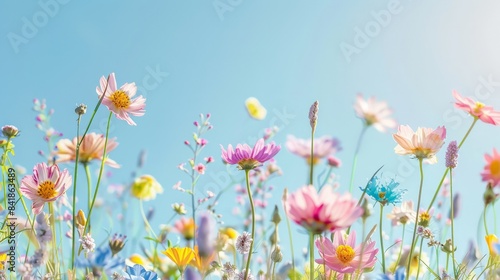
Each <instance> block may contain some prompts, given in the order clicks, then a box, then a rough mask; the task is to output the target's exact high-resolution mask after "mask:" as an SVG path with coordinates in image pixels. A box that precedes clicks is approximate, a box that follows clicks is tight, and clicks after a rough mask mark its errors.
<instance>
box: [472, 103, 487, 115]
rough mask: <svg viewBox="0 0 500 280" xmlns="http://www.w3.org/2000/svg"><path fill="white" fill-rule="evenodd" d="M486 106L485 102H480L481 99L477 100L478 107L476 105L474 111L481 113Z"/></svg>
mask: <svg viewBox="0 0 500 280" xmlns="http://www.w3.org/2000/svg"><path fill="white" fill-rule="evenodd" d="M484 106H485V105H484V103H482V102H479V101H478V102H476V107H474V113H476V114H479V113H481V110H482V109H483V107H484Z"/></svg>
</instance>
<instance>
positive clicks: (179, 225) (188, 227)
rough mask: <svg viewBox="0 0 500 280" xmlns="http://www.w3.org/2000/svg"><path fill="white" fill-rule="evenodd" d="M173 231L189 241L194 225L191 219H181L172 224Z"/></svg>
mask: <svg viewBox="0 0 500 280" xmlns="http://www.w3.org/2000/svg"><path fill="white" fill-rule="evenodd" d="M174 229H175V231H176V232H177V233H179V234H181V235H182V236H183V237H184V239H186V240H191V239H193V238H194V232H195V225H194V221H193V218H189V219H186V218H184V217H181V218H180V219H179V220H177V222H175V224H174Z"/></svg>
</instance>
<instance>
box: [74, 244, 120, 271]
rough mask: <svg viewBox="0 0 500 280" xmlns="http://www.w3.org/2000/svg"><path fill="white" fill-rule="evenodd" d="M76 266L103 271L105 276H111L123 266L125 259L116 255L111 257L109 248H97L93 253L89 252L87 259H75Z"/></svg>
mask: <svg viewBox="0 0 500 280" xmlns="http://www.w3.org/2000/svg"><path fill="white" fill-rule="evenodd" d="M76 266H77V267H82V268H97V269H98V270H103V271H104V273H106V275H108V276H109V275H111V274H113V272H115V271H120V270H122V269H123V267H124V266H125V259H123V258H121V257H119V256H118V255H115V256H113V254H112V252H111V249H110V248H109V246H105V247H99V248H97V249H96V250H95V251H94V252H90V253H89V254H88V255H87V258H85V257H82V258H78V259H76Z"/></svg>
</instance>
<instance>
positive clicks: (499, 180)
mask: <svg viewBox="0 0 500 280" xmlns="http://www.w3.org/2000/svg"><path fill="white" fill-rule="evenodd" d="M484 159H485V160H486V165H485V166H484V170H483V172H481V177H482V178H483V181H485V182H490V183H491V184H492V185H493V186H498V185H500V153H498V151H497V150H496V149H493V154H492V155H488V154H485V155H484Z"/></svg>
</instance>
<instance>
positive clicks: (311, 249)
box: [309, 231, 314, 279]
mask: <svg viewBox="0 0 500 280" xmlns="http://www.w3.org/2000/svg"><path fill="white" fill-rule="evenodd" d="M309 279H314V233H313V232H312V231H311V232H309Z"/></svg>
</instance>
